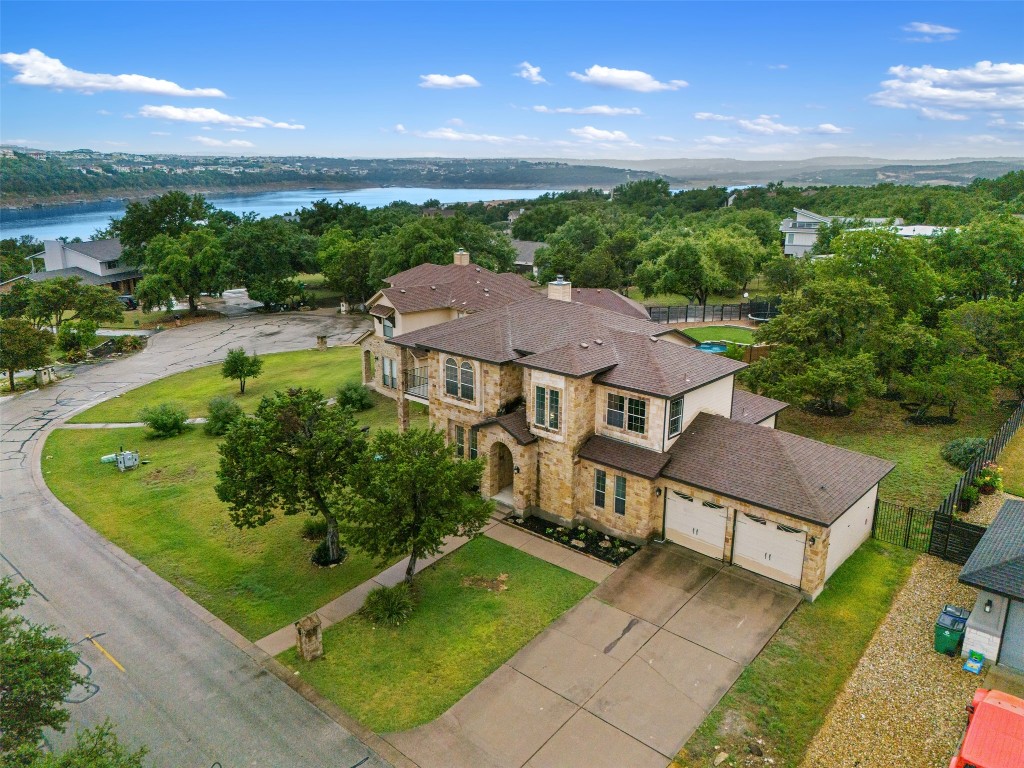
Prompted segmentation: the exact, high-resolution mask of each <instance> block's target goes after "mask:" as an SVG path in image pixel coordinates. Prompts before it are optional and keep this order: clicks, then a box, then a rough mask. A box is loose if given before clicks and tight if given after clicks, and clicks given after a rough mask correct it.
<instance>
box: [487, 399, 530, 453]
mask: <svg viewBox="0 0 1024 768" xmlns="http://www.w3.org/2000/svg"><path fill="white" fill-rule="evenodd" d="M489 424H497V425H498V426H499V427H501V428H502V429H504V430H505V431H506V432H508V433H509V434H510V435H512V437H514V438H515V440H516V442H517V443H519V444H520V445H529V444H530V443H533V442H536V440H537V436H536V435H535V434H533V433H532V432H531V431H530V425H529V423H528V422H527V421H526V409H525V408H518V409H516V410H514V411H512V413H506V414H505V415H504V416H492V417H491V418H489V419H484V420H483V421H481V422H480V423H479V424H475V425H474V426H477V427H486V426H488V425H489Z"/></svg>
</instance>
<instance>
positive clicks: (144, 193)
mask: <svg viewBox="0 0 1024 768" xmlns="http://www.w3.org/2000/svg"><path fill="white" fill-rule="evenodd" d="M406 186H409V185H407V184H387V185H384V184H366V183H365V182H364V183H359V182H341V183H335V184H331V183H327V182H318V183H317V184H316V185H310V184H306V183H296V182H290V181H279V182H267V183H265V184H247V185H245V186H242V187H237V186H216V185H214V186H195V187H163V188H161V189H147V190H137V189H135V190H133V189H126V190H120V191H119V190H116V189H105V190H101V191H98V192H93V193H86V192H74V193H68V194H65V195H51V196H48V197H18V198H14V199H8V200H3V201H2V202H0V208H3V209H4V210H14V211H21V210H27V209H31V208H50V207H57V206H68V207H71V206H74V205H76V204H78V203H98V202H103V201H106V200H110V199H114V200H117V201H127V202H136V201H139V200H149V199H151V198H154V197H159V196H160V195H164V194H167V193H168V192H184V193H186V194H189V195H197V194H198V195H206V196H209V195H230V194H239V195H244V194H250V193H253V192H273V191H278V190H280V191H288V190H297V189H317V190H338V191H351V190H357V189H373V188H378V187H380V188H388V187H394V188H396V189H401V188H403V187H406ZM430 188H431V189H465V188H466V187H465V186H464V185H462V184H439V183H434V184H431V186H430ZM473 188H474V189H522V190H530V189H537V185H536V184H496V185H493V186H488V185H484V184H481V185H478V184H476V183H475V182H474V184H473ZM544 188H545V189H553V190H559V191H564V190H569V189H586V187H581V186H580V185H578V184H545V185H544Z"/></svg>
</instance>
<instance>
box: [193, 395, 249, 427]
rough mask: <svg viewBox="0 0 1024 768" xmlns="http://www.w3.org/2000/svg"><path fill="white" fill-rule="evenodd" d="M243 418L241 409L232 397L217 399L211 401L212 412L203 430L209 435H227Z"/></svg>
mask: <svg viewBox="0 0 1024 768" xmlns="http://www.w3.org/2000/svg"><path fill="white" fill-rule="evenodd" d="M241 416H242V409H241V407H240V406H239V405H238V403H236V402H235V401H234V400H232V399H231V398H230V397H224V396H219V397H215V398H213V400H211V401H210V411H209V414H208V415H207V417H206V424H204V425H203V430H204V431H205V432H206V434H208V435H216V436H218V437H220V436H221V435H226V434H227V431H228V428H229V427H230V426H231V425H232V424H234V423H235V421H236V420H237V419H239V418H241Z"/></svg>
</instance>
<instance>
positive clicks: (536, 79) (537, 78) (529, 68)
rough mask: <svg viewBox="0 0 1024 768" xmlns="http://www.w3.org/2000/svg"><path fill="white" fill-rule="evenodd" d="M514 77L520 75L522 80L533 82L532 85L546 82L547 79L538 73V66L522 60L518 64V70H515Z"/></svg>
mask: <svg viewBox="0 0 1024 768" xmlns="http://www.w3.org/2000/svg"><path fill="white" fill-rule="evenodd" d="M516 77H521V78H523V80H526V81H527V82H529V83H533V84H534V85H541V84H542V83H546V82H547V80H545V79H544V78H543V77H542V76H541V74H540V67H535V66H533V65H532V64H531V63H530V62H528V61H524V62H523V63H522V64H520V65H519V71H518V72H516Z"/></svg>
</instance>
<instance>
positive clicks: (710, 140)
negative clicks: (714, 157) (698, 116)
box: [700, 136, 737, 146]
mask: <svg viewBox="0 0 1024 768" xmlns="http://www.w3.org/2000/svg"><path fill="white" fill-rule="evenodd" d="M700 140H701V141H703V142H704V143H705V144H714V145H715V146H722V145H723V144H733V143H735V142H736V141H737V140H736V139H729V138H726V137H725V136H704V137H702V138H701V139H700Z"/></svg>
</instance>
